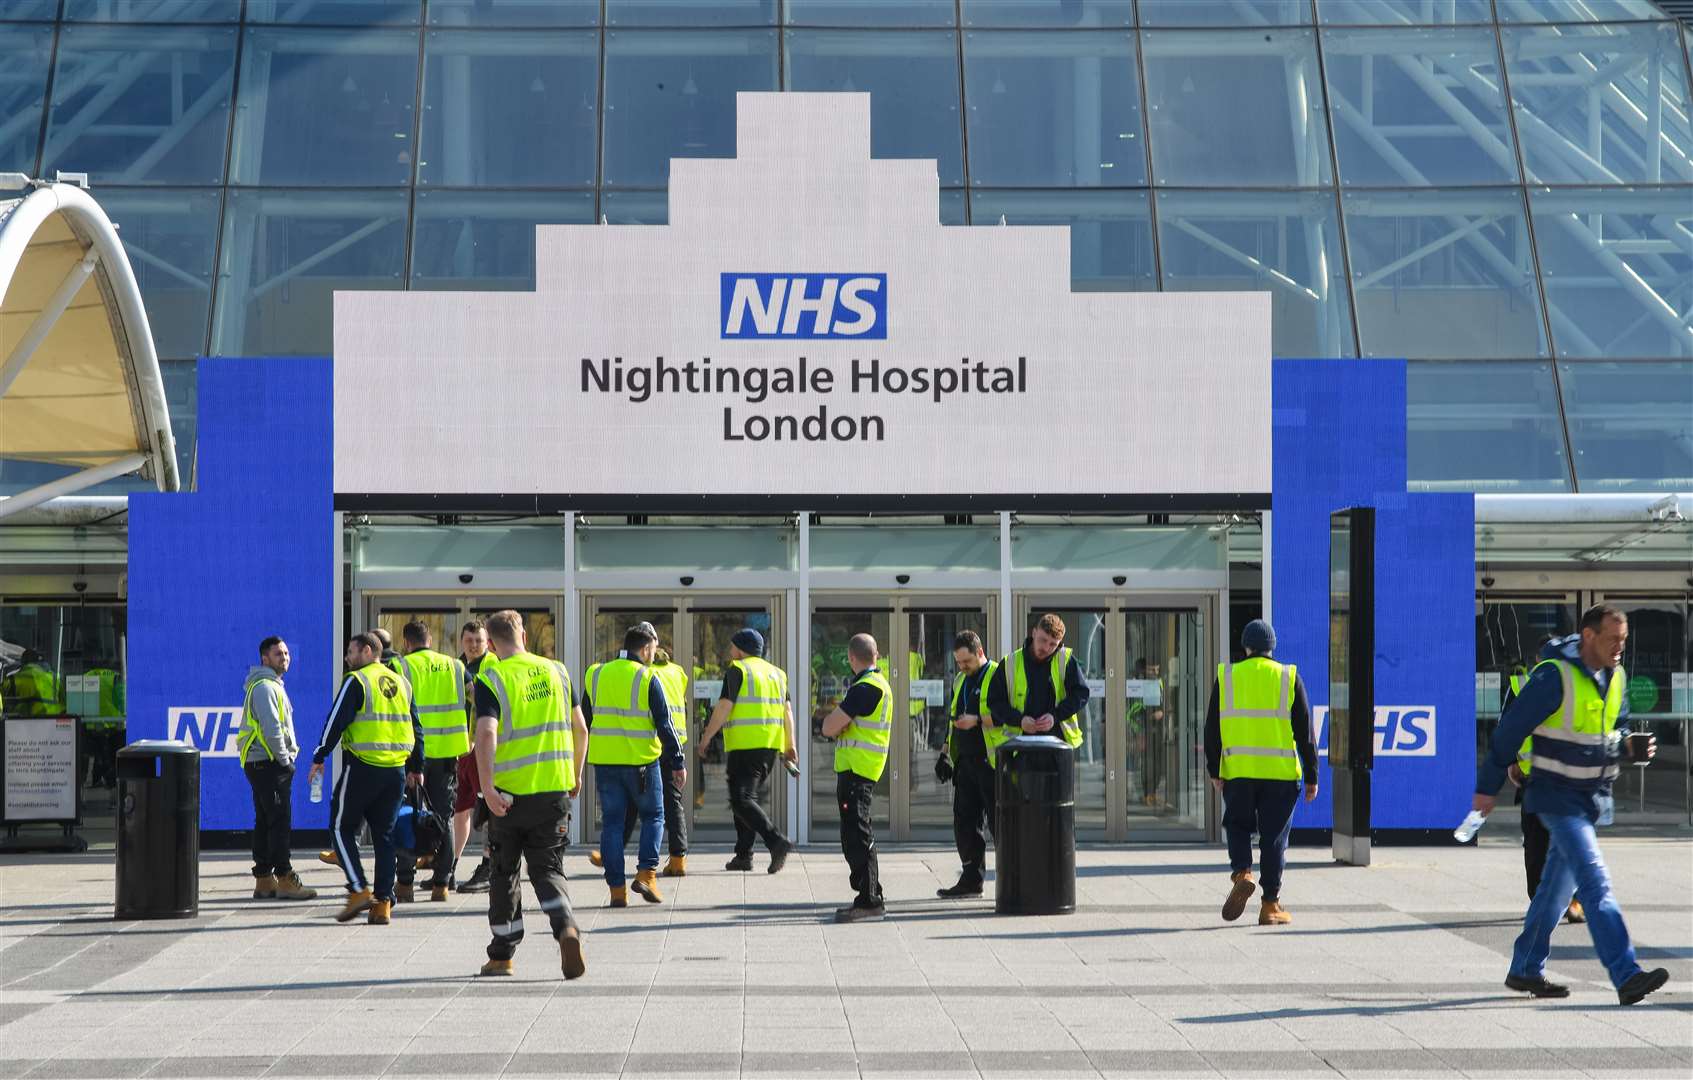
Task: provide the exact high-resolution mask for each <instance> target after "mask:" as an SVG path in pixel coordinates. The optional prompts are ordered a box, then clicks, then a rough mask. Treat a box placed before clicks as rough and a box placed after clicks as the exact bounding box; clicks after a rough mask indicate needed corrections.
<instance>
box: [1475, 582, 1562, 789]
mask: <svg viewBox="0 0 1693 1080" xmlns="http://www.w3.org/2000/svg"><path fill="white" fill-rule="evenodd" d="M1476 607H1477V608H1478V609H1479V611H1478V613H1477V615H1476V621H1475V638H1476V658H1475V669H1476V671H1477V672H1478V673H1480V674H1482V675H1496V676H1498V678H1499V684H1500V690H1499V691H1497V692H1493V691H1487V692H1484V693H1483V694H1482V695H1481V700H1479V701H1478V702H1477V707H1476V765H1477V767H1479V766H1480V765H1481V762H1482V761H1483V759H1485V758H1486V756H1487V751H1488V747H1489V745H1490V744H1491V743H1492V742H1493V732H1494V731H1495V730H1496V729H1497V728H1498V727H1499V710H1500V706H1501V705H1502V704H1504V702H1505V699H1506V695H1507V693H1508V690H1509V687H1510V679H1511V676H1513V675H1526V674H1527V673H1528V672H1529V670H1530V669H1532V668H1533V667H1534V665H1535V664H1536V663H1538V662H1539V657H1540V647H1541V646H1542V645H1544V644H1546V642H1548V641H1550V640H1552V639H1553V638H1560V637H1563V636H1564V635H1566V634H1571V633H1574V632H1575V619H1576V612H1575V607H1574V605H1573V604H1571V603H1570V602H1569V601H1567V600H1564V599H1562V598H1557V599H1553V598H1547V599H1543V600H1538V599H1537V600H1490V599H1487V598H1485V597H1483V598H1482V599H1481V600H1478V601H1477V602H1476ZM1506 788H1507V790H1511V789H1510V785H1509V784H1507V785H1506Z"/></svg>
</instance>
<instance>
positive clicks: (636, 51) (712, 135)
mask: <svg viewBox="0 0 1693 1080" xmlns="http://www.w3.org/2000/svg"><path fill="white" fill-rule="evenodd" d="M776 88H777V84H776V33H775V31H773V30H724V31H688V32H672V31H621V30H617V31H607V32H606V35H605V118H604V121H603V124H604V128H605V131H604V135H603V146H604V148H603V153H604V156H605V165H604V173H605V179H604V182H605V184H606V185H607V186H618V187H663V186H664V185H665V184H667V183H668V182H669V180H670V159H671V158H673V157H734V156H735V94H736V92H737V91H740V90H774V89H776Z"/></svg>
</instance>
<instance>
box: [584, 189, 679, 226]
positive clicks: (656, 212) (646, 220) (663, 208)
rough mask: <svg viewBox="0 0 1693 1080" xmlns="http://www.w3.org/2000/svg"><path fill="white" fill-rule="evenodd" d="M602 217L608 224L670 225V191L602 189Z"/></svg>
mask: <svg viewBox="0 0 1693 1080" xmlns="http://www.w3.org/2000/svg"><path fill="white" fill-rule="evenodd" d="M600 217H602V218H604V219H605V223H606V224H607V225H668V224H669V223H670V193H669V192H668V191H601V192H600Z"/></svg>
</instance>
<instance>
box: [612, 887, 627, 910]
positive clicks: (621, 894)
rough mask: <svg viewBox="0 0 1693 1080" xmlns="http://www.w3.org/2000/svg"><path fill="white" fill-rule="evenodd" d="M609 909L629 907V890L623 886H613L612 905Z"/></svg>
mask: <svg viewBox="0 0 1693 1080" xmlns="http://www.w3.org/2000/svg"><path fill="white" fill-rule="evenodd" d="M607 906H608V907H628V906H629V890H628V889H627V888H625V887H624V886H622V885H613V886H611V903H610V904H608V905H607Z"/></svg>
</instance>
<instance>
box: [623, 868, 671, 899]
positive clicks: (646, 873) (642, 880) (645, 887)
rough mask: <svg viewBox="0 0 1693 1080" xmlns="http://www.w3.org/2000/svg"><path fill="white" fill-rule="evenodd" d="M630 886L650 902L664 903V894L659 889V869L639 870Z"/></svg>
mask: <svg viewBox="0 0 1693 1080" xmlns="http://www.w3.org/2000/svg"><path fill="white" fill-rule="evenodd" d="M629 887H630V888H632V889H634V890H635V892H636V894H637V895H639V896H640V898H641V899H642V900H645V901H646V902H647V903H649V904H662V903H664V895H663V894H662V893H660V892H659V891H658V871H657V870H637V871H636V872H635V880H634V882H633V883H632V884H631V885H630V886H629Z"/></svg>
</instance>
